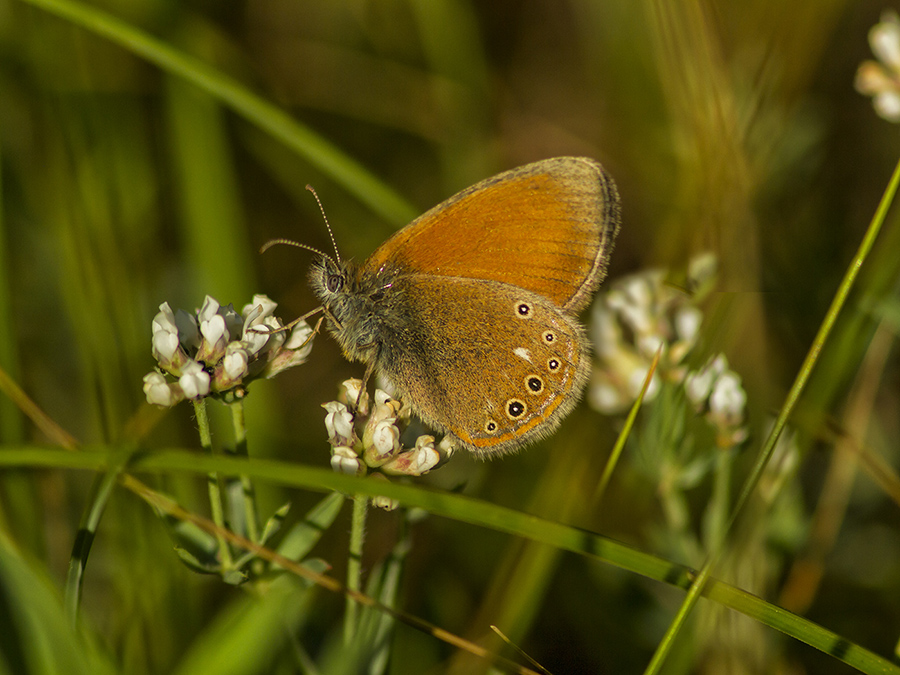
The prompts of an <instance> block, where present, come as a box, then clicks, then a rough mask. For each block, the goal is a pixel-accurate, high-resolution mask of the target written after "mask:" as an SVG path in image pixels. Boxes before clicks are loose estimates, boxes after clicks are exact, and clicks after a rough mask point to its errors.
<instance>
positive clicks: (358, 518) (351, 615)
mask: <svg viewBox="0 0 900 675" xmlns="http://www.w3.org/2000/svg"><path fill="white" fill-rule="evenodd" d="M368 506H369V498H368V497H366V496H365V495H355V496H354V497H353V515H352V518H351V522H350V550H349V558H348V560H347V588H348V589H349V590H351V591H356V592H360V590H361V586H362V584H361V576H362V552H363V542H364V541H365V535H366V510H367V509H368ZM358 615H359V605H357V604H356V601H355V600H353V599H352V598H351V597H350V596H349V595H348V596H347V611H346V613H345V614H344V644H350V643H351V642H352V640H353V636H354V635H355V633H356V625H357V623H358V619H357V617H358Z"/></svg>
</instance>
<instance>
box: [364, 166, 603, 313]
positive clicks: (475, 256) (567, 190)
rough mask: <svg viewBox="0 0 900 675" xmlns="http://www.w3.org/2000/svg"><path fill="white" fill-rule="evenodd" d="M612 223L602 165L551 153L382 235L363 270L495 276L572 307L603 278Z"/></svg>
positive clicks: (586, 298)
mask: <svg viewBox="0 0 900 675" xmlns="http://www.w3.org/2000/svg"><path fill="white" fill-rule="evenodd" d="M618 225H619V196H618V193H617V192H616V188H615V185H614V183H613V182H612V180H611V179H610V178H609V177H608V175H607V174H606V172H605V171H604V169H603V167H602V166H600V164H598V163H597V162H595V161H593V160H591V159H588V158H582V157H558V158H555V159H547V160H543V161H540V162H535V163H533V164H528V165H525V166H522V167H519V168H518V169H513V170H512V171H507V172H505V173H501V174H499V175H497V176H494V177H493V178H489V179H487V180H484V181H482V182H480V183H477V184H476V185H473V186H472V187H470V188H468V189H466V190H463V191H462V192H459V193H457V194H456V195H454V196H453V197H451V198H450V199H448V200H447V201H445V202H443V203H441V204H439V205H438V206H436V207H435V208H433V209H431V210H430V211H428V212H427V213H425V214H423V215H422V216H420V217H419V218H417V219H416V220H414V221H413V222H412V223H410V224H409V225H408V226H406V227H405V228H403V229H402V230H400V231H399V232H397V234H395V235H394V236H392V237H391V238H390V239H388V240H387V241H386V242H385V243H384V244H383V245H382V246H380V247H379V248H378V249H377V250H376V251H375V253H373V254H372V256H371V257H370V258H369V259H368V260H367V261H366V263H365V269H366V270H367V271H371V272H374V271H375V270H377V269H379V268H380V267H381V266H382V265H385V264H389V265H398V266H401V267H402V268H403V269H404V270H405V271H407V272H409V273H416V272H419V273H424V274H433V275H438V276H449V277H464V278H469V279H485V280H491V281H501V282H504V283H508V284H513V285H515V286H519V287H520V288H525V289H527V290H530V291H533V292H535V293H539V294H540V295H543V296H544V297H546V298H548V299H550V300H551V301H552V302H553V303H554V304H556V305H557V306H558V307H560V308H562V309H563V310H565V311H568V312H571V313H574V312H577V311H578V310H580V309H581V308H582V307H583V306H584V305H586V304H587V302H588V301H589V300H590V297H591V294H592V293H593V291H594V290H595V289H596V287H597V286H598V285H599V283H600V281H601V280H602V278H603V276H604V274H605V272H606V261H607V259H608V257H609V253H610V251H611V249H612V242H613V239H614V238H615V235H616V232H617V231H618Z"/></svg>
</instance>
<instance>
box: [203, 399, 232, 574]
mask: <svg viewBox="0 0 900 675" xmlns="http://www.w3.org/2000/svg"><path fill="white" fill-rule="evenodd" d="M193 404H194V413H195V414H196V416H197V431H198V432H199V433H200V445H201V446H202V447H203V449H204V450H205V451H206V452H207V453H210V454H211V453H212V451H213V449H212V434H211V433H210V430H209V415H208V413H207V410H206V399H205V398H200V399H197V400H195V401H193ZM206 483H207V487H208V488H209V512H210V515H211V516H212V519H213V522H214V523H215V524H216V527H217V530H216V535H215V536H216V540H217V542H218V545H219V556H220V557H221V563H222V570H223V571H225V570H230V569H231V568H232V567H233V560H232V557H231V549H230V548H229V546H228V542H227V541H226V540H225V537H224V536H223V535H222V531H223V530H225V529H226V527H225V509H224V508H223V506H222V486H221V483H220V479H219V473H218V472H213V473H210V474H208V475H207V477H206Z"/></svg>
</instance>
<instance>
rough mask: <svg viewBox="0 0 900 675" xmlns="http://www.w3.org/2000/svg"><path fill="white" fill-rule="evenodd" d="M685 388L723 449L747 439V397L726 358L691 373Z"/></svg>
mask: <svg viewBox="0 0 900 675" xmlns="http://www.w3.org/2000/svg"><path fill="white" fill-rule="evenodd" d="M684 388H685V393H686V394H687V397H688V400H690V401H691V403H693V404H694V407H695V408H696V409H697V411H698V412H703V413H704V415H705V417H706V419H707V420H708V421H709V423H710V424H711V425H712V426H713V428H714V429H715V430H716V436H717V442H718V444H719V445H720V446H721V447H731V446H734V445H738V444H739V443H742V442H743V441H745V440H746V439H747V430H746V428H745V427H744V426H743V424H744V418H745V416H746V414H745V411H746V407H747V393H746V392H745V391H744V388H743V387H742V386H741V378H740V376H739V375H738V374H737V373H735V372H734V371H733V370H730V369H729V368H728V361H727V360H726V359H725V356H724V355H722V354H719V355H717V356H715V357H712V358H710V359H709V361H707V363H706V365H705V366H703V368H701V369H700V370H698V371H696V372H692V373H689V374H688V376H687V377H686V378H685V381H684Z"/></svg>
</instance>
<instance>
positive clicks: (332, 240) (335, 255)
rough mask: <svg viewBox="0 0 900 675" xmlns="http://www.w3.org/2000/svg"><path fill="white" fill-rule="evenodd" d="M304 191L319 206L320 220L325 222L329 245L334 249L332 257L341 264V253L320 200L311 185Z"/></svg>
mask: <svg viewBox="0 0 900 675" xmlns="http://www.w3.org/2000/svg"><path fill="white" fill-rule="evenodd" d="M306 189H307V190H309V191H310V192H312V196H313V197H315V198H316V204H318V205H319V211H320V212H321V213H322V220H324V221H325V227H326V228H328V236H329V237H330V238H331V245H332V246H333V247H334V257H335V259H336V260H337V261H338V262H341V252H340V251H338V247H337V242H336V241H335V240H334V232H332V231H331V223H329V222H328V216H326V215H325V207H324V206H322V200H321V199H319V195H317V194H316V189H315V188H314V187H313V186H312V185H309V184H307V186H306Z"/></svg>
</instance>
